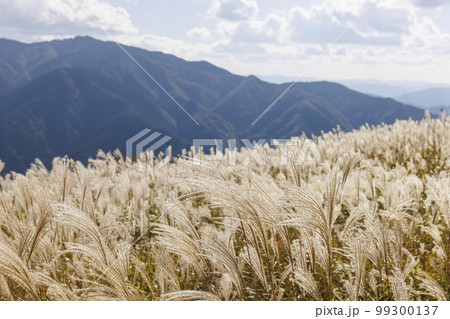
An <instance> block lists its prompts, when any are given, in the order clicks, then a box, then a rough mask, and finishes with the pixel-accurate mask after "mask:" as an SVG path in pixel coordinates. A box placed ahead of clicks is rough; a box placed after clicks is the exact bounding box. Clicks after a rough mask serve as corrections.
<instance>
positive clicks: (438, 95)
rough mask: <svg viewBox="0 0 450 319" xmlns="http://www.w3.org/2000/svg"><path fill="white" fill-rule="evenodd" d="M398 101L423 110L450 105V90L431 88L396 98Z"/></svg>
mask: <svg viewBox="0 0 450 319" xmlns="http://www.w3.org/2000/svg"><path fill="white" fill-rule="evenodd" d="M395 99H396V100H397V101H400V102H402V103H408V104H411V105H414V106H418V107H421V108H430V107H436V106H437V107H440V106H443V105H445V106H449V105H450V88H431V89H427V90H422V91H417V92H413V93H409V94H404V95H400V96H397V97H395Z"/></svg>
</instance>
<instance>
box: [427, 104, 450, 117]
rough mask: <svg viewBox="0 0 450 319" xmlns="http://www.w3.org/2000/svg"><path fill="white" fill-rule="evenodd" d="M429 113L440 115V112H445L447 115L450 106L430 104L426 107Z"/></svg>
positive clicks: (449, 112)
mask: <svg viewBox="0 0 450 319" xmlns="http://www.w3.org/2000/svg"><path fill="white" fill-rule="evenodd" d="M428 111H430V113H431V114H434V115H441V113H442V112H445V114H446V115H447V116H450V106H432V107H429V108H428Z"/></svg>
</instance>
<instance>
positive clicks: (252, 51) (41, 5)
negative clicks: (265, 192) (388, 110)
mask: <svg viewBox="0 0 450 319" xmlns="http://www.w3.org/2000/svg"><path fill="white" fill-rule="evenodd" d="M371 2H374V0H305V1H294V0H279V1H268V0H261V1H256V0H212V1H206V0H166V1H155V0H14V1H11V0H0V30H1V33H2V34H1V35H2V36H3V37H6V38H11V39H16V40H20V41H24V42H35V41H43V40H52V39H60V38H68V37H73V36H76V35H91V36H93V37H96V38H99V39H105V40H107V39H108V37H107V36H106V34H105V33H104V32H103V31H102V30H101V28H99V25H101V26H102V27H103V28H104V29H106V30H107V31H108V32H109V33H110V34H111V35H112V36H113V37H114V38H115V39H116V40H118V41H119V42H122V43H125V44H129V45H134V46H139V47H142V48H145V49H149V50H157V51H163V52H166V53H171V54H175V55H177V56H179V57H181V58H184V59H187V60H207V61H209V62H211V63H214V64H216V65H218V66H220V67H224V68H226V69H228V70H230V71H232V72H234V73H238V74H243V75H247V74H257V75H272V74H277V75H285V76H297V75H300V74H302V73H303V72H304V71H305V69H307V68H308V67H310V66H311V67H310V68H309V70H308V72H307V73H306V74H305V77H317V78H322V79H328V80H337V79H366V78H374V79H380V80H425V81H430V82H442V83H450V76H449V74H450V22H449V21H450V0H378V1H376V2H375V4H374V5H372V6H371ZM77 3H78V4H79V6H78V4H77ZM80 7H81V8H82V9H81V8H80ZM367 8H369V9H368V10H367V11H365V10H366V9H367ZM363 12H365V14H363V15H362V13H363ZM86 13H88V14H89V15H91V16H92V17H94V19H95V20H96V21H97V22H96V23H94V22H92V21H91V20H90V19H89V17H88V15H87V14H86ZM361 15H362V16H361ZM352 23H354V24H353V27H352V28H351V29H349V30H348V32H347V33H346V34H345V35H344V36H343V37H342V38H341V39H340V40H339V41H338V42H337V43H336V44H335V45H333V46H332V47H331V48H330V50H329V51H328V52H327V53H326V54H324V55H323V56H322V57H320V56H321V54H322V52H323V51H324V50H326V49H327V48H328V47H329V46H330V44H332V43H333V42H334V41H335V40H336V39H337V38H338V37H339V36H340V35H341V34H342V33H343V32H344V31H345V30H346V29H347V28H348V27H349V26H350V25H351V24H352ZM319 57H320V58H319ZM314 61H317V62H315V63H314V64H313V62H314Z"/></svg>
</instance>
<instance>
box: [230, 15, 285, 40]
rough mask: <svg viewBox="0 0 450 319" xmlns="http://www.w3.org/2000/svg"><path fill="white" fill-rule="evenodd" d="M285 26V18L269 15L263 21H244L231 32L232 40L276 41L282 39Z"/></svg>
mask: <svg viewBox="0 0 450 319" xmlns="http://www.w3.org/2000/svg"><path fill="white" fill-rule="evenodd" d="M286 27H287V21H286V19H285V18H283V17H280V16H277V15H269V16H268V17H267V18H266V19H265V20H263V21H244V22H242V23H240V24H239V25H238V26H237V28H236V29H235V30H234V32H233V34H232V41H233V42H247V43H274V42H275V43H276V42H280V41H283V34H285V29H286Z"/></svg>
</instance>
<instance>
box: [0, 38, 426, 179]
mask: <svg viewBox="0 0 450 319" xmlns="http://www.w3.org/2000/svg"><path fill="white" fill-rule="evenodd" d="M126 50H127V51H128V52H129V53H130V54H131V55H132V56H133V57H134V58H135V59H136V60H137V61H139V63H140V64H141V65H142V66H143V67H144V68H145V69H146V70H147V71H148V72H149V73H150V74H151V75H152V76H153V77H154V78H155V79H157V80H158V82H159V83H160V84H161V85H162V86H163V87H164V88H165V89H166V90H167V91H168V92H169V93H170V94H171V95H172V96H173V97H174V98H175V99H176V100H177V101H178V102H179V103H180V104H181V105H182V106H183V107H184V108H185V109H186V110H187V111H188V112H189V113H190V114H191V115H192V116H193V117H194V119H195V120H196V121H197V122H198V123H199V124H200V125H197V124H196V123H195V122H194V121H193V120H192V119H191V118H190V117H189V116H188V115H187V114H186V113H185V112H183V110H181V109H180V108H179V107H178V106H177V105H176V104H175V103H174V102H173V101H172V100H171V99H170V97H168V96H167V95H166V94H165V93H164V92H163V90H162V89H161V88H160V87H159V86H158V85H157V84H155V83H154V82H153V81H152V80H151V79H150V78H149V77H148V76H147V75H146V74H145V73H144V72H143V71H142V70H141V69H140V68H139V67H138V66H137V65H136V64H134V63H133V61H131V60H130V59H129V57H128V56H127V55H125V54H124V53H123V51H122V50H121V49H120V48H119V47H118V46H117V45H116V44H115V43H112V42H103V41H98V40H95V39H93V38H89V37H77V38H75V39H70V40H63V41H52V42H42V43H35V44H23V43H19V42H15V41H10V40H0V159H1V160H3V161H5V162H6V165H7V166H6V170H19V171H24V170H25V169H26V168H27V167H28V166H29V164H30V162H31V161H33V159H34V158H36V157H39V158H40V159H41V160H43V162H44V163H45V164H47V165H48V164H49V163H50V161H51V159H52V158H53V157H54V156H63V155H66V154H67V155H69V156H72V157H75V158H77V159H80V160H84V161H85V160H86V159H87V158H88V156H95V154H96V152H97V150H98V149H103V150H104V151H112V150H114V149H116V148H119V149H120V150H121V151H122V152H124V148H125V142H126V140H127V139H128V138H130V137H132V136H133V135H134V134H136V133H138V132H140V131H141V130H142V129H144V128H149V129H152V130H154V131H158V132H161V133H163V134H165V135H169V136H171V137H173V139H172V140H171V143H172V144H173V146H174V148H175V151H179V150H180V149H181V148H182V147H188V146H190V145H191V144H192V139H193V138H211V139H218V138H238V139H239V138H250V139H259V138H290V137H291V136H294V135H300V134H301V133H302V132H305V133H306V134H309V135H310V134H320V132H321V131H329V130H331V129H333V128H334V127H336V126H337V125H339V126H340V127H341V128H342V129H343V130H351V129H354V128H358V127H359V126H360V125H364V124H365V123H369V124H379V123H382V122H385V123H392V122H394V121H395V119H397V118H401V119H406V118H409V117H411V118H413V119H419V118H421V117H422V116H423V110H420V109H417V108H415V107H412V106H406V105H403V104H401V103H398V102H396V101H394V100H392V99H385V98H375V97H371V96H368V95H364V94H361V93H358V92H355V91H352V90H350V89H348V88H346V87H344V86H342V85H339V84H336V83H330V82H312V83H297V84H295V85H294V86H293V87H292V88H291V89H290V90H289V91H288V92H287V93H286V94H285V95H284V96H283V98H282V99H280V100H279V101H278V103H277V104H275V105H274V106H273V107H272V108H271V109H270V110H269V111H268V112H267V114H265V115H264V116H263V117H262V118H261V119H260V120H259V121H258V122H257V123H256V124H255V125H252V123H253V122H254V121H255V120H256V119H257V118H258V116H259V115H260V114H261V113H262V112H264V110H265V109H266V108H267V107H268V106H269V105H270V104H271V103H272V102H273V101H274V100H275V99H276V98H277V97H278V96H279V95H280V94H281V93H282V92H283V91H285V90H286V88H287V87H288V85H289V84H282V85H278V84H272V83H267V82H264V81H261V80H260V79H258V78H256V77H254V76H248V77H243V76H238V75H234V74H231V73H230V72H228V71H226V70H223V69H220V68H217V67H215V66H214V65H212V64H210V63H207V62H203V61H202V62H188V61H185V60H183V59H179V58H177V57H175V56H172V55H167V54H163V53H160V52H149V51H146V50H142V49H139V48H133V47H126Z"/></svg>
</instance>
